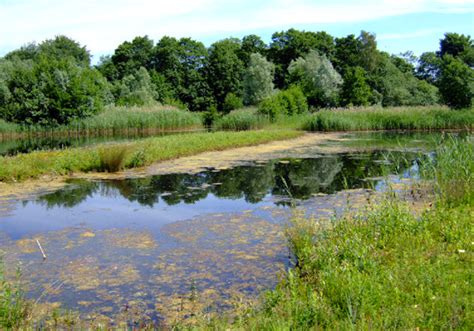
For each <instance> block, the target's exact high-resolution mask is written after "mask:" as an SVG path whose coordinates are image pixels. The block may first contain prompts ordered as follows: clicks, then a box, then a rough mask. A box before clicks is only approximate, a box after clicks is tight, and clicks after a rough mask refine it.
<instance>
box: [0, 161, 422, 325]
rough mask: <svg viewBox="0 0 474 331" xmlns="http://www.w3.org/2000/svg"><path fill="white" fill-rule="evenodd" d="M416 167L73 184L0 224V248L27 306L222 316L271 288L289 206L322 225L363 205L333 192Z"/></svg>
mask: <svg viewBox="0 0 474 331" xmlns="http://www.w3.org/2000/svg"><path fill="white" fill-rule="evenodd" d="M414 159H415V155H414V154H412V153H401V152H396V153H391V154H383V153H379V152H375V153H364V154H339V155H327V156H321V157H317V158H305V159H278V160H272V161H270V162H266V163H255V164H253V165H247V166H240V167H236V168H232V169H226V170H215V169H208V170H207V171H204V172H201V173H198V174H169V175H161V176H153V177H148V178H143V179H128V180H117V181H98V182H90V181H83V180H75V181H73V182H71V184H70V185H69V186H68V187H66V188H64V189H62V190H59V191H57V192H54V193H50V194H46V195H43V196H39V197H36V198H35V199H31V200H27V201H23V202H17V203H15V204H14V205H13V207H12V208H11V209H10V211H9V214H6V215H3V217H2V216H1V215H0V231H2V236H0V249H2V250H3V251H4V252H5V256H6V259H7V261H9V262H10V263H9V264H10V265H15V264H14V263H13V262H14V261H21V263H22V269H23V270H24V275H25V276H24V277H25V282H26V283H27V284H28V285H29V296H30V297H32V298H38V297H41V298H42V299H41V300H42V301H45V302H60V303H61V304H62V305H63V306H65V307H68V308H72V309H77V310H79V311H81V312H83V313H84V314H88V316H91V317H90V318H99V317H100V316H114V318H117V319H120V318H121V317H117V316H122V318H124V319H126V320H127V321H129V320H130V318H132V317H130V316H129V315H128V314H129V313H131V312H134V313H136V314H137V316H147V317H148V318H150V319H152V320H159V319H160V318H165V319H166V320H170V321H172V320H176V319H179V318H183V317H184V316H188V315H189V314H190V311H194V312H195V311H200V312H202V311H215V310H220V309H225V308H226V307H229V306H231V305H232V304H233V303H235V302H238V301H239V300H242V298H247V299H248V298H249V297H252V296H255V295H256V294H257V293H258V292H259V291H261V290H262V289H265V288H271V287H273V286H274V285H275V284H276V282H277V275H278V271H281V270H284V268H285V267H287V266H288V262H289V260H288V249H287V246H286V241H285V238H284V235H283V227H282V225H283V224H284V222H285V221H286V220H287V219H288V218H289V217H290V215H291V213H292V211H291V209H290V208H288V204H289V202H288V201H289V199H290V198H291V199H292V200H296V201H297V202H298V203H299V204H300V205H302V206H303V207H304V209H305V210H306V211H309V212H310V213H311V214H312V215H315V216H317V217H331V216H332V215H333V214H334V213H340V212H341V211H342V210H343V209H344V208H346V207H345V206H347V202H348V201H352V204H355V205H357V204H363V203H365V202H366V201H367V194H369V193H368V191H366V190H364V189H362V190H355V191H343V190H345V189H357V188H367V187H375V186H376V184H377V181H378V179H380V176H383V175H386V174H388V173H399V174H405V175H407V176H409V173H408V171H409V169H411V167H412V165H413V160H414ZM370 178H371V180H367V179H370ZM377 178H378V179H377ZM349 192H351V193H349ZM36 239H38V240H40V242H41V243H42V245H43V247H44V248H45V250H46V252H47V255H48V259H47V260H46V261H41V258H40V256H39V254H38V250H37V247H36ZM125 315H126V317H123V316H125ZM132 319H133V318H132Z"/></svg>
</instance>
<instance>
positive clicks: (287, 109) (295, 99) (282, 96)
mask: <svg viewBox="0 0 474 331" xmlns="http://www.w3.org/2000/svg"><path fill="white" fill-rule="evenodd" d="M307 111H308V103H307V99H306V97H305V96H304V94H303V92H302V90H301V89H300V88H299V87H298V86H292V87H290V88H289V89H288V90H285V91H280V92H278V93H277V94H274V95H273V96H272V97H270V98H268V99H265V100H263V101H262V102H261V103H260V105H259V107H258V112H259V113H260V114H262V115H266V116H268V117H269V118H270V120H272V121H274V120H275V119H276V118H277V117H278V116H280V115H289V116H291V115H294V114H302V113H304V112H307Z"/></svg>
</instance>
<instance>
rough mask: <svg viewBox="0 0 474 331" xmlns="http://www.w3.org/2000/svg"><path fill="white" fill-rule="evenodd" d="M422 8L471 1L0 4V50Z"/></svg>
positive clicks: (25, 0)
mask: <svg viewBox="0 0 474 331" xmlns="http://www.w3.org/2000/svg"><path fill="white" fill-rule="evenodd" d="M427 11H429V12H443V13H446V12H474V0H464V1H462V0H431V1H429V0H382V1H378V0H366V1H350V0H338V1H321V0H291V1H290V0H275V1H269V0H264V1H261V2H258V1H255V0H242V1H237V0H227V1H219V0H172V1H169V0H166V1H163V0H155V1H153V0H135V1H132V0H102V1H92V0H70V1H64V0H36V1H34V0H17V1H11V0H0V36H1V39H0V49H14V48H17V47H19V46H21V45H23V44H25V43H27V42H30V41H33V40H35V41H42V40H44V39H46V38H51V37H53V36H54V35H58V34H65V35H67V36H70V37H71V38H73V39H76V40H78V41H79V42H81V43H82V44H85V45H87V46H88V48H89V49H90V50H91V51H92V53H93V54H94V53H95V54H97V53H108V52H112V51H113V49H114V48H115V47H116V46H117V45H118V44H120V43H121V42H123V41H124V40H130V39H132V38H133V37H135V36H137V35H145V34H148V35H150V37H152V38H153V39H158V38H160V37H161V36H163V35H173V36H178V37H179V36H192V37H195V38H199V37H203V36H206V35H217V34H219V33H222V34H224V35H229V34H232V33H238V32H240V31H252V30H257V29H264V28H275V29H279V27H283V26H291V25H296V24H314V23H339V22H344V23H347V22H360V21H367V20H372V19H377V18H383V17H387V16H394V15H403V14H409V13H418V12H427ZM385 38H387V39H390V38H392V39H393V38H396V36H395V35H392V36H390V35H388V36H385Z"/></svg>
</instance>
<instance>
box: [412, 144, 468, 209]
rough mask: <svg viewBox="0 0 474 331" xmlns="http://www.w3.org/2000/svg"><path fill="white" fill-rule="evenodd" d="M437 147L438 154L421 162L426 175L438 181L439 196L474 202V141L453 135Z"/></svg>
mask: <svg viewBox="0 0 474 331" xmlns="http://www.w3.org/2000/svg"><path fill="white" fill-rule="evenodd" d="M444 139H445V141H444V143H442V144H441V145H440V146H439V147H438V148H437V150H436V157H435V158H431V159H427V160H424V162H422V163H421V167H420V168H421V173H422V176H423V177H425V178H428V179H432V180H434V181H435V182H436V189H437V191H438V196H439V198H440V199H441V200H442V203H445V204H448V205H453V206H456V205H459V204H471V205H472V204H474V161H473V160H474V143H473V142H472V140H470V139H472V138H469V137H466V138H464V139H465V140H462V139H459V138H454V137H453V136H451V135H447V136H445V137H444Z"/></svg>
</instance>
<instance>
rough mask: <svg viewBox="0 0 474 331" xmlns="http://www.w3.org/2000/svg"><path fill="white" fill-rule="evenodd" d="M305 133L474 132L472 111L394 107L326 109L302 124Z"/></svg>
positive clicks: (473, 113) (473, 112) (473, 110)
mask: <svg viewBox="0 0 474 331" xmlns="http://www.w3.org/2000/svg"><path fill="white" fill-rule="evenodd" d="M303 127H304V129H305V130H308V131H363V130H440V129H466V130H470V129H473V128H474V109H466V110H451V109H449V108H445V107H438V108H434V107H396V108H377V107H373V108H354V109H325V110H321V111H318V112H316V113H314V114H313V116H312V117H310V118H309V119H308V121H307V122H306V123H305V124H304V126H303Z"/></svg>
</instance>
